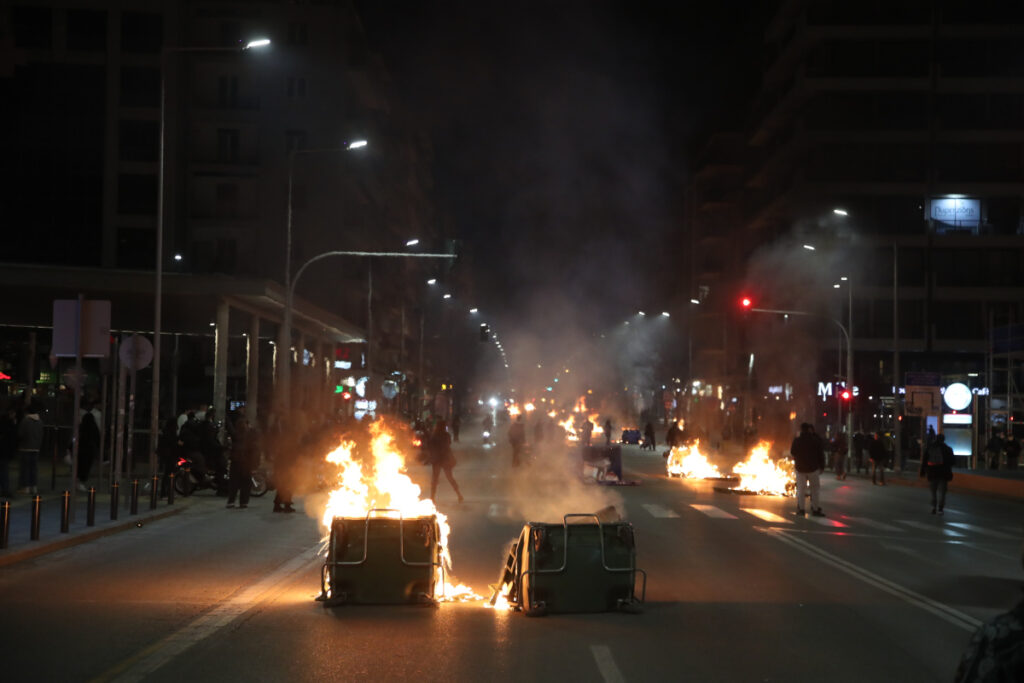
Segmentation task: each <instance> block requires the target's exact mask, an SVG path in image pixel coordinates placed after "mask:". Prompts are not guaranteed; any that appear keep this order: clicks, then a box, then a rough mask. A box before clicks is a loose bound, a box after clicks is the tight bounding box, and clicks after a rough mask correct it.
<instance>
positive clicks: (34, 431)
mask: <svg viewBox="0 0 1024 683" xmlns="http://www.w3.org/2000/svg"><path fill="white" fill-rule="evenodd" d="M42 445H43V421H42V419H41V418H40V417H39V406H38V405H37V404H35V403H34V402H29V404H28V406H27V407H26V408H25V416H24V417H23V418H21V422H19V423H18V459H19V461H20V464H21V469H19V470H18V479H19V482H18V483H19V485H20V488H19V492H20V493H27V494H29V495H34V494H37V493H39V488H38V485H39V449H40V448H41V447H42Z"/></svg>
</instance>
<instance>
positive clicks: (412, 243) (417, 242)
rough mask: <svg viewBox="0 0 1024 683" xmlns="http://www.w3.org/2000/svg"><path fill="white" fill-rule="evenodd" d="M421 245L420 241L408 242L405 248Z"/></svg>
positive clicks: (412, 240)
mask: <svg viewBox="0 0 1024 683" xmlns="http://www.w3.org/2000/svg"><path fill="white" fill-rule="evenodd" d="M419 243H420V241H419V240H418V239H411V240H406V242H405V246H407V247H415V246H416V245H417V244H419Z"/></svg>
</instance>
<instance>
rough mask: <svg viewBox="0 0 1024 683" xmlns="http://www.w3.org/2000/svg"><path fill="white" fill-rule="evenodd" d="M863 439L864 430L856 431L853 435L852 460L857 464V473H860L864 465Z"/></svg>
mask: <svg viewBox="0 0 1024 683" xmlns="http://www.w3.org/2000/svg"><path fill="white" fill-rule="evenodd" d="M865 441H866V438H865V436H864V432H857V433H856V434H854V435H853V462H854V464H855V465H856V466H857V474H860V471H861V469H863V467H864V448H865V443H864V442H865Z"/></svg>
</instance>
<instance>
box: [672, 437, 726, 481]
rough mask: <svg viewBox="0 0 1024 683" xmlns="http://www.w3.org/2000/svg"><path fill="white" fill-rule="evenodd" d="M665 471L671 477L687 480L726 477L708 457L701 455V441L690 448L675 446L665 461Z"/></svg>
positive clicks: (689, 446)
mask: <svg viewBox="0 0 1024 683" xmlns="http://www.w3.org/2000/svg"><path fill="white" fill-rule="evenodd" d="M665 469H666V470H667V471H668V475H669V476H670V477H685V478H686V479H722V478H724V477H725V475H723V474H722V472H721V471H720V470H719V469H718V467H717V466H716V465H714V464H713V463H712V462H711V461H710V460H708V456H706V455H705V454H704V453H701V450H700V441H694V442H693V443H692V444H690V445H688V446H675V447H674V448H673V449H672V450H671V451H669V454H668V458H667V459H666V461H665Z"/></svg>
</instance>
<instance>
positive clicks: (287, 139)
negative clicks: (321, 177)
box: [284, 130, 306, 152]
mask: <svg viewBox="0 0 1024 683" xmlns="http://www.w3.org/2000/svg"><path fill="white" fill-rule="evenodd" d="M305 148H306V131H304V130H289V131H287V132H286V133H285V134H284V151H286V152H292V151H295V150H297V149H305Z"/></svg>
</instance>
